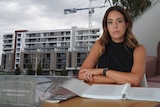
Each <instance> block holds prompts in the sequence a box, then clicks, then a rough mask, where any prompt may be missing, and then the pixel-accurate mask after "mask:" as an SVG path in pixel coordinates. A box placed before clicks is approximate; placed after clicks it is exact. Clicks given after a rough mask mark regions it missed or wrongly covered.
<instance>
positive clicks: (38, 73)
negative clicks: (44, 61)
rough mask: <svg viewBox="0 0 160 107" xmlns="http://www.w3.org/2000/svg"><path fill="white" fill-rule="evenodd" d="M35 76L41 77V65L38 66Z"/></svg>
mask: <svg viewBox="0 0 160 107" xmlns="http://www.w3.org/2000/svg"><path fill="white" fill-rule="evenodd" d="M37 75H43V70H42V67H41V63H39V64H38V68H37Z"/></svg>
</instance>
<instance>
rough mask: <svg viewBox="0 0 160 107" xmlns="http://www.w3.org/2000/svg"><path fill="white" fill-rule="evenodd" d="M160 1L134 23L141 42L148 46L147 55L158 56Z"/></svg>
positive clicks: (136, 34)
mask: <svg viewBox="0 0 160 107" xmlns="http://www.w3.org/2000/svg"><path fill="white" fill-rule="evenodd" d="M159 9H160V2H158V3H157V4H155V5H153V6H152V7H150V8H149V9H148V10H146V11H145V12H144V14H143V15H142V16H140V17H139V18H138V19H137V20H136V21H135V22H134V25H133V33H134V34H135V36H136V38H137V39H138V41H139V43H140V44H143V45H144V46H145V47H146V50H147V55H150V56H157V44H158V41H160V12H159Z"/></svg>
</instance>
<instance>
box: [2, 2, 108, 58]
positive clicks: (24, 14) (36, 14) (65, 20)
mask: <svg viewBox="0 0 160 107" xmlns="http://www.w3.org/2000/svg"><path fill="white" fill-rule="evenodd" d="M104 2H105V0H94V1H92V7H94V6H103V5H104ZM105 5H107V3H106V4H105ZM86 7H89V0H0V42H1V43H2V37H3V34H7V33H14V31H15V30H29V31H37V30H54V29H65V28H71V27H72V26H77V27H80V28H81V27H83V28H87V27H88V10H81V11H77V13H72V14H66V15H65V14H64V9H68V8H69V9H71V8H86ZM108 7H109V5H107V7H105V8H96V9H95V10H94V14H93V15H92V27H99V28H101V26H102V25H101V22H102V19H103V15H104V13H105V11H106V9H107V8H108ZM1 53H2V45H0V58H1Z"/></svg>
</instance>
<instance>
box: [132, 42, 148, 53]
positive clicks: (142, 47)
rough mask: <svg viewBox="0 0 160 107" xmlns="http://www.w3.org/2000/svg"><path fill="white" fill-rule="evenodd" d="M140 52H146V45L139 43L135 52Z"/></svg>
mask: <svg viewBox="0 0 160 107" xmlns="http://www.w3.org/2000/svg"><path fill="white" fill-rule="evenodd" d="M139 52H144V53H146V48H145V46H144V45H142V44H139V45H138V46H137V47H136V48H135V50H134V53H139Z"/></svg>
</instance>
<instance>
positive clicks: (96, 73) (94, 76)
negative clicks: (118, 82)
mask: <svg viewBox="0 0 160 107" xmlns="http://www.w3.org/2000/svg"><path fill="white" fill-rule="evenodd" d="M101 52H102V46H101V45H100V43H99V41H96V42H95V43H94V45H93V47H92V48H91V50H90V52H89V54H88V56H87V58H86V59H85V61H84V62H83V64H82V66H81V68H80V71H79V74H78V78H79V79H81V80H85V81H88V82H94V83H115V81H114V80H112V79H110V78H107V77H105V76H103V75H102V71H103V69H102V68H96V65H97V63H98V60H99V57H100V55H101Z"/></svg>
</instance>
